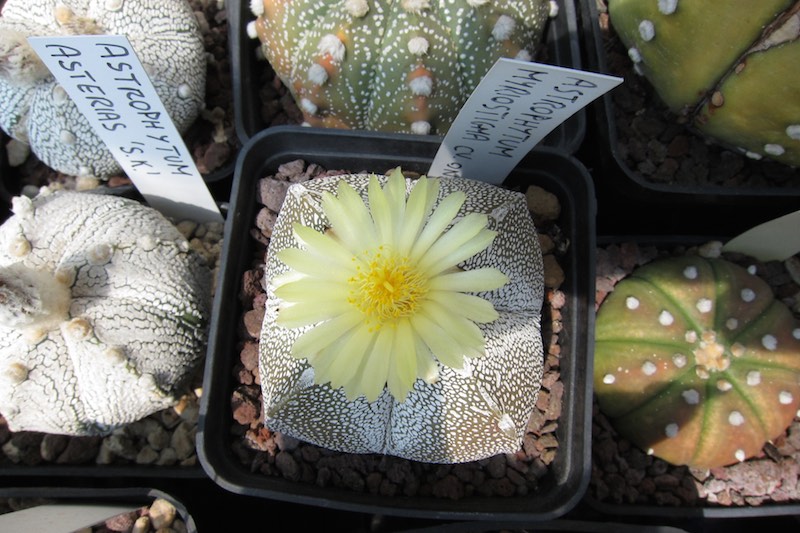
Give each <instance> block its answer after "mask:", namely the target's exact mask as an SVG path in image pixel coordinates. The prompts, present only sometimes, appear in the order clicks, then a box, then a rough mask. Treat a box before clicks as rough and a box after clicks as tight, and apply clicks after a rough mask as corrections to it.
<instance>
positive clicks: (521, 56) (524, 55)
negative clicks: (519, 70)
mask: <svg viewBox="0 0 800 533" xmlns="http://www.w3.org/2000/svg"><path fill="white" fill-rule="evenodd" d="M514 59H516V60H517V61H532V60H533V56H532V55H531V53H530V52H528V51H527V50H526V49H524V48H523V49H522V50H520V51H519V52H517V55H515V56H514Z"/></svg>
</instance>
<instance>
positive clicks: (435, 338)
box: [259, 170, 544, 463]
mask: <svg viewBox="0 0 800 533" xmlns="http://www.w3.org/2000/svg"><path fill="white" fill-rule="evenodd" d="M382 180H383V178H378V177H376V176H371V177H370V176H368V175H366V174H361V175H348V176H336V177H331V178H321V179H316V180H311V181H307V182H304V183H302V184H295V185H293V186H292V187H290V188H289V192H288V195H287V197H286V201H285V202H284V204H283V207H281V211H280V214H279V217H278V221H277V223H276V225H275V229H274V230H273V233H272V239H271V241H270V249H269V253H268V254H267V264H266V267H265V278H266V279H268V280H269V284H268V286H267V297H268V300H267V307H266V314H265V317H264V324H263V327H262V330H261V342H260V345H259V346H260V350H261V351H260V361H259V371H260V376H261V386H262V389H263V394H264V422H265V424H266V425H267V426H268V427H269V428H271V429H273V430H276V431H280V432H282V433H286V434H289V435H291V436H294V437H296V438H299V439H301V440H305V441H308V442H312V443H315V444H317V445H320V446H323V447H326V448H330V449H335V450H339V451H345V452H349V453H382V454H389V455H396V456H399V457H404V458H407V459H412V460H416V461H424V462H432V463H456V462H464V461H472V460H478V459H482V458H485V457H489V456H492V455H496V454H499V453H515V452H517V451H518V450H519V449H520V445H521V441H522V437H523V435H524V432H525V428H526V427H527V423H528V419H529V418H530V415H531V412H532V410H533V407H534V405H535V404H536V397H537V394H538V392H539V388H540V385H541V380H542V370H543V365H544V356H543V348H542V337H541V329H540V317H541V315H540V313H541V305H542V298H543V291H544V281H543V267H542V257H541V250H540V248H539V241H538V236H537V234H536V232H535V230H534V227H533V222H532V220H531V216H530V213H529V212H528V209H527V204H526V202H525V198H524V196H523V195H521V194H520V193H517V192H512V191H508V190H506V189H501V188H500V187H496V186H493V185H489V184H487V183H483V182H477V181H471V180H466V179H445V178H442V179H439V180H437V179H428V178H424V177H423V178H420V179H419V180H416V181H413V180H408V179H405V178H404V177H403V176H402V174H401V173H400V172H399V170H397V171H395V173H393V174H392V176H391V177H389V178H388V180H387V181H385V182H384V183H385V186H383V187H382V184H381V182H382Z"/></svg>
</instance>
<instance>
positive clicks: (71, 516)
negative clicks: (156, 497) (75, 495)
mask: <svg viewBox="0 0 800 533" xmlns="http://www.w3.org/2000/svg"><path fill="white" fill-rule="evenodd" d="M135 510H136V508H133V509H132V508H131V507H130V506H125V505H103V504H98V505H79V504H75V505H71V504H49V505H40V506H37V507H30V508H28V509H23V510H21V511H15V512H13V513H8V514H4V515H0V531H8V532H11V531H25V532H26V533H70V532H71V531H73V532H74V531H77V530H81V529H82V528H88V527H90V526H92V525H95V524H99V523H101V522H103V521H104V520H107V519H109V518H111V517H113V516H117V515H119V514H122V513H128V512H130V511H135Z"/></svg>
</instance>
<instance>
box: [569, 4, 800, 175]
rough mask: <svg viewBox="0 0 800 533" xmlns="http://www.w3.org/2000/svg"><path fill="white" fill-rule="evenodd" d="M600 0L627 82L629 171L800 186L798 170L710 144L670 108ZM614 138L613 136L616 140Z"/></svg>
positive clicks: (613, 63) (624, 112)
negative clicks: (636, 65) (635, 65)
mask: <svg viewBox="0 0 800 533" xmlns="http://www.w3.org/2000/svg"><path fill="white" fill-rule="evenodd" d="M582 1H584V2H596V3H597V8H598V12H599V21H598V23H599V27H600V32H601V37H602V44H603V49H602V50H600V51H599V53H600V54H602V55H604V56H605V61H606V65H607V68H608V71H607V72H608V73H609V74H612V75H615V76H621V77H623V78H624V80H625V81H624V83H623V84H622V85H620V86H619V87H617V88H616V89H614V90H613V91H612V92H611V93H610V94H611V99H612V101H613V112H614V115H613V117H609V119H610V120H613V121H614V122H615V124H616V127H617V136H618V142H617V144H616V148H617V151H618V154H619V158H620V161H621V162H622V163H623V164H624V165H625V167H627V168H626V169H625V170H626V171H627V172H629V173H631V174H633V175H635V176H638V177H639V178H640V179H642V180H644V181H645V182H650V183H652V184H673V185H683V186H701V187H705V186H710V187H741V188H753V187H792V188H798V187H800V171H798V170H797V169H793V168H791V167H788V166H785V165H781V164H779V163H775V162H771V161H768V160H761V161H755V160H753V159H750V158H748V157H745V156H744V155H742V154H740V153H738V152H735V151H732V150H727V149H725V148H722V147H720V146H718V145H715V144H711V143H709V142H707V141H706V140H705V139H704V138H702V137H700V136H699V135H695V134H694V133H692V132H691V131H689V130H688V128H687V127H686V125H685V124H684V123H685V119H684V118H682V117H679V116H677V115H676V114H674V113H672V112H670V111H669V110H668V109H667V107H666V106H665V105H664V103H663V102H662V101H661V99H660V98H659V97H658V95H657V94H656V93H655V91H654V90H653V88H652V87H651V86H650V84H649V82H648V81H647V80H646V79H645V78H643V77H642V76H640V75H638V74H636V73H635V72H634V70H633V63H632V62H631V60H630V58H629V57H628V54H627V50H626V49H625V46H624V45H623V44H622V42H621V41H620V40H619V38H618V37H617V35H616V33H615V32H614V29H613V27H611V25H610V23H609V18H608V14H607V4H608V2H607V1H606V0H582ZM613 142H614V140H613V139H612V143H613Z"/></svg>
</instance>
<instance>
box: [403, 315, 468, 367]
mask: <svg viewBox="0 0 800 533" xmlns="http://www.w3.org/2000/svg"><path fill="white" fill-rule="evenodd" d="M409 320H410V322H411V327H413V328H414V331H416V332H417V334H418V335H419V336H420V337H421V338H422V340H423V341H425V344H427V345H428V348H430V350H431V352H432V353H433V355H434V357H436V358H437V359H438V360H439V361H441V363H442V364H443V365H445V366H449V367H450V368H461V367H462V366H463V365H464V353H463V352H462V350H461V347H460V346H459V345H458V343H457V342H456V341H455V339H453V338H452V337H451V336H450V334H449V333H448V332H447V331H445V330H444V329H442V328H441V326H439V325H438V324H436V323H435V322H434V321H432V320H431V319H430V318H428V317H427V316H425V315H423V314H422V313H417V314H416V315H414V316H412V317H410V319H409Z"/></svg>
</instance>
